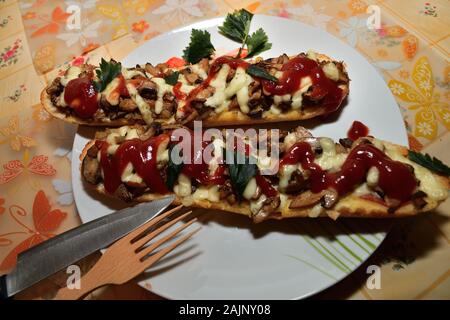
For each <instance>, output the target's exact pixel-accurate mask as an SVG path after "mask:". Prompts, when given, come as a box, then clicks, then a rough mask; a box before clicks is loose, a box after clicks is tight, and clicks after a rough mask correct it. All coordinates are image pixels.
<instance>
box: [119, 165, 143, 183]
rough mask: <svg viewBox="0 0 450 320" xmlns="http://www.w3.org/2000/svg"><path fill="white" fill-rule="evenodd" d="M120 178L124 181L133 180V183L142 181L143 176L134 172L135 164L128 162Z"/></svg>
mask: <svg viewBox="0 0 450 320" xmlns="http://www.w3.org/2000/svg"><path fill="white" fill-rule="evenodd" d="M120 179H121V180H122V181H123V182H133V183H141V182H142V178H141V177H140V176H139V175H138V174H137V173H133V165H132V164H131V163H128V164H127V165H126V167H125V169H124V170H123V172H122V175H121V177H120Z"/></svg>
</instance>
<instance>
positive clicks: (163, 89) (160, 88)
mask: <svg viewBox="0 0 450 320" xmlns="http://www.w3.org/2000/svg"><path fill="white" fill-rule="evenodd" d="M152 81H153V82H154V83H156V87H157V99H156V103H155V113H156V114H160V113H161V111H162V109H163V97H164V95H165V94H166V93H172V92H173V91H172V90H173V86H171V85H169V84H167V83H166V80H164V79H163V78H156V77H154V78H152Z"/></svg>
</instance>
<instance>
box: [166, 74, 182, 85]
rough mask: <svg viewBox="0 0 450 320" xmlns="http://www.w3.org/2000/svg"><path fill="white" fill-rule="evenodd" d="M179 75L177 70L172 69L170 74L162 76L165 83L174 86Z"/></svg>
mask: <svg viewBox="0 0 450 320" xmlns="http://www.w3.org/2000/svg"><path fill="white" fill-rule="evenodd" d="M179 76H180V73H179V72H178V71H174V72H172V73H171V74H169V75H167V76H165V77H164V80H165V81H166V83H167V84H170V85H171V86H174V85H176V84H177V82H178V77H179Z"/></svg>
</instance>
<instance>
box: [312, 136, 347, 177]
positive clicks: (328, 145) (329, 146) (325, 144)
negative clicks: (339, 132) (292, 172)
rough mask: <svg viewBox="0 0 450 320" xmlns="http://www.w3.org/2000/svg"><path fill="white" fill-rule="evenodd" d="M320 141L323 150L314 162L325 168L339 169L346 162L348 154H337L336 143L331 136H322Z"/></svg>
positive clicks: (330, 169)
mask: <svg viewBox="0 0 450 320" xmlns="http://www.w3.org/2000/svg"><path fill="white" fill-rule="evenodd" d="M319 142H320V146H321V147H322V150H323V151H322V154H321V155H320V156H318V157H317V158H316V159H315V160H314V162H315V163H317V164H318V165H319V166H320V167H321V168H322V169H323V170H329V171H338V170H339V169H340V168H341V166H342V165H343V164H344V162H345V159H347V156H348V154H346V153H339V154H336V146H335V145H334V141H333V140H332V139H330V138H320V139H319Z"/></svg>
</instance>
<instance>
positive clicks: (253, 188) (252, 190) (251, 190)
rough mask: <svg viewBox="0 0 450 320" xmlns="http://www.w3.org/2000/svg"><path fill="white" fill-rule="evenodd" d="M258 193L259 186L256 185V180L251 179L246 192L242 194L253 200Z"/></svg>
mask: <svg viewBox="0 0 450 320" xmlns="http://www.w3.org/2000/svg"><path fill="white" fill-rule="evenodd" d="M257 192H258V185H257V184H256V179H255V178H251V179H250V181H249V182H248V183H247V186H246V187H245V189H244V192H243V193H242V196H243V197H244V198H245V199H247V200H250V199H251V198H253V197H254V196H255V195H256V194H257Z"/></svg>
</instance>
